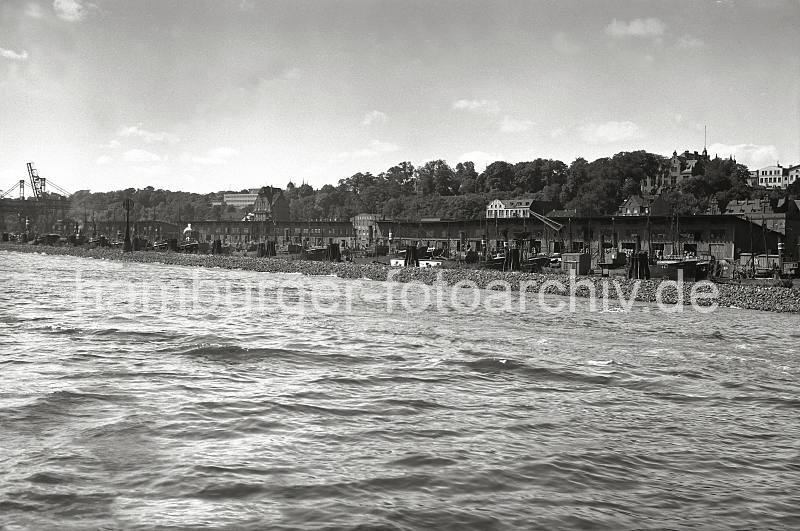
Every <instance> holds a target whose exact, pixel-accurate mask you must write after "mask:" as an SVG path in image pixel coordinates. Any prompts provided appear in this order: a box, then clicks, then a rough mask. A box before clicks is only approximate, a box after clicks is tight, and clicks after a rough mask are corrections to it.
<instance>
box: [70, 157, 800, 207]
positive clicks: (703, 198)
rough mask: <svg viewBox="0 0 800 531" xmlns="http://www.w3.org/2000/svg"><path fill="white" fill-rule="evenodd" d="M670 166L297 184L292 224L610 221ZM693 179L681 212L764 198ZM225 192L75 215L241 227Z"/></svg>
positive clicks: (549, 164) (732, 179)
mask: <svg viewBox="0 0 800 531" xmlns="http://www.w3.org/2000/svg"><path fill="white" fill-rule="evenodd" d="M668 166H669V159H667V158H666V157H663V156H661V155H657V154H653V153H648V152H646V151H632V152H622V153H617V154H616V155H614V156H612V157H604V158H599V159H597V160H594V161H592V162H589V161H587V160H586V159H584V158H577V159H575V160H574V161H572V162H571V163H570V164H566V163H564V162H562V161H560V160H555V159H544V158H537V159H535V160H532V161H527V162H517V163H509V162H505V161H496V162H493V163H491V164H489V165H488V166H487V167H486V169H484V170H483V171H482V172H478V171H477V170H476V169H475V165H474V164H473V163H472V162H459V163H458V164H456V165H455V166H451V165H450V164H448V163H447V162H446V161H444V160H441V159H440V160H432V161H429V162H426V163H425V164H423V165H421V166H416V167H415V166H414V165H413V164H412V163H410V162H401V163H399V164H396V165H394V166H392V167H391V168H389V169H387V170H386V171H384V172H381V173H378V174H377V175H374V174H372V173H369V172H366V173H362V172H359V173H356V174H354V175H351V176H350V177H345V178H342V179H339V181H338V183H337V184H336V185H333V184H326V185H324V186H321V187H319V188H317V189H315V188H314V187H312V186H311V185H309V184H306V183H304V184H301V185H300V186H296V185H295V184H294V183H292V182H289V183H288V185H287V186H286V188H285V189H284V194H285V196H286V198H287V200H288V201H289V207H290V215H291V217H292V218H293V219H298V220H299V219H349V218H351V217H352V216H354V215H356V214H359V213H373V214H376V215H378V216H382V217H386V218H393V219H399V220H416V219H419V218H421V217H428V216H435V217H442V218H450V219H476V218H480V217H482V216H483V214H484V211H485V207H486V205H487V203H489V201H491V200H492V199H495V198H500V199H507V198H513V197H523V196H524V197H529V198H532V199H535V200H542V201H549V202H552V203H553V204H554V205H557V206H558V207H560V208H565V209H574V210H576V211H577V212H578V213H580V214H584V215H604V214H611V213H613V212H616V210H617V208H618V207H619V205H620V204H621V203H622V202H623V201H624V200H625V199H626V198H627V197H629V196H631V195H636V194H640V193H641V192H642V186H643V185H644V183H645V180H646V177H648V176H654V175H658V174H659V172H661V173H663V172H664V171H665V168H668ZM692 173H693V175H692V176H691V178H688V179H686V180H684V181H683V182H682V183H681V184H680V185H679V186H677V187H674V188H672V189H669V190H668V191H666V193H665V194H664V197H665V199H666V200H667V201H668V202H669V204H670V205H672V208H673V210H674V211H675V213H677V214H682V215H684V214H698V213H702V212H705V211H706V210H707V208H708V206H709V203H710V202H711V200H712V199H716V200H717V202H718V203H719V205H720V207H721V208H724V206H725V205H726V204H727V203H728V202H729V201H732V200H735V199H749V198H753V197H754V196H756V195H758V194H763V193H764V192H763V191H758V190H753V189H752V188H750V187H749V186H748V184H747V177H748V170H747V167H745V166H743V165H741V164H737V163H736V162H735V161H733V160H731V159H720V158H714V159H712V160H708V161H705V162H702V163H697V164H696V165H695V167H694V169H693V172H692ZM788 192H789V193H790V195H792V194H793V195H794V196H797V194H798V192H800V189H797V187H795V189H794V190H792V189H790V190H789V191H788ZM223 193H228V192H217V193H212V194H194V193H190V192H171V191H168V190H160V189H159V190H157V189H154V188H153V187H151V186H148V187H146V188H143V189H133V188H131V189H127V190H119V191H115V192H100V193H92V192H89V191H80V192H77V193H75V194H73V196H72V210H71V216H72V218H73V219H76V220H81V219H84V218H86V219H91V218H92V217H94V219H96V220H111V219H122V218H123V217H124V210H123V209H122V202H123V201H124V200H125V199H126V198H131V199H133V201H134V209H133V212H132V213H131V218H132V219H136V220H140V219H158V220H162V221H170V222H173V223H178V222H186V221H191V220H206V219H213V220H234V219H242V218H243V217H244V215H246V211H245V210H238V209H235V208H233V207H231V206H219V205H217V206H212V202H214V201H220V200H221V199H222V194H223ZM771 193H772V194H773V195H775V194H780V193H786V192H775V191H773V192H771ZM545 214H546V213H545Z"/></svg>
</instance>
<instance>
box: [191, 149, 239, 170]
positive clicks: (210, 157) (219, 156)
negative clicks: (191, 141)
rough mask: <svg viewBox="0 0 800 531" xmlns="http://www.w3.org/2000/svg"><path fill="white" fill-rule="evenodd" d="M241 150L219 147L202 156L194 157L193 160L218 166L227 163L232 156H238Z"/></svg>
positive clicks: (196, 162)
mask: <svg viewBox="0 0 800 531" xmlns="http://www.w3.org/2000/svg"><path fill="white" fill-rule="evenodd" d="M238 155H239V152H238V151H237V150H235V149H233V148H230V147H218V148H214V149H211V150H209V151H207V152H206V153H205V155H203V156H201V157H193V158H192V162H194V163H195V164H205V165H209V166H218V165H221V164H227V163H228V161H230V160H231V159H232V158H234V157H237V156H238Z"/></svg>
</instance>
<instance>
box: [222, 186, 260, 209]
mask: <svg viewBox="0 0 800 531" xmlns="http://www.w3.org/2000/svg"><path fill="white" fill-rule="evenodd" d="M258 190H259V189H258V188H251V189H250V190H248V191H249V192H250V193H247V194H222V202H223V203H225V204H226V205H229V206H234V207H236V208H250V207H252V206H253V204H255V202H256V199H258Z"/></svg>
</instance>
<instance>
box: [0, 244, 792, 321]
mask: <svg viewBox="0 0 800 531" xmlns="http://www.w3.org/2000/svg"><path fill="white" fill-rule="evenodd" d="M0 250H2V251H9V252H20V253H34V254H40V253H42V254H47V255H54V256H75V257H83V258H96V259H106V260H116V261H121V262H135V263H162V264H168V265H181V266H190V267H192V266H193V267H216V268H224V269H232V270H243V271H258V272H265V273H302V274H304V275H308V276H314V275H328V276H329V275H335V276H338V277H340V278H350V279H364V278H367V279H370V280H380V281H386V280H392V281H395V282H404V283H408V282H421V283H423V284H427V285H434V284H436V283H437V282H443V283H444V284H445V285H447V286H455V285H457V284H459V283H464V282H468V283H474V285H476V286H477V287H479V288H484V289H487V288H488V289H492V288H493V283H494V284H495V285H496V284H497V283H498V282H502V283H504V284H506V285H508V286H509V287H510V289H511V290H512V291H518V290H519V289H520V284H523V285H524V286H525V287H526V288H527V291H534V292H535V291H537V290H538V289H539V288H543V289H542V292H543V293H547V294H553V295H569V292H568V291H565V290H563V289H560V288H559V287H558V286H556V285H550V284H554V283H555V284H558V283H559V282H561V283H566V282H567V281H568V279H569V277H568V276H567V275H564V274H542V273H518V272H503V271H495V270H485V269H440V268H391V267H389V266H387V265H384V264H356V263H352V262H322V261H310V260H287V259H285V258H280V257H273V258H255V257H247V256H228V255H207V254H183V253H174V252H156V251H137V252H131V253H123V252H122V251H121V250H119V249H102V248H95V249H88V248H83V247H68V246H63V247H50V246H43V245H27V244H16V243H2V244H0ZM390 272H391V273H390ZM580 280H582V281H585V282H586V283H588V284H589V285H593V286H595V287H596V288H597V290H598V292H599V293H602V289H603V285H604V284H607V285H610V284H611V282H615V281H616V282H618V283H619V284H618V286H619V287H620V288H621V291H622V294H623V295H624V296H625V297H630V295H631V293H633V292H634V290H635V284H636V283H637V282H638V283H639V288H638V291H636V295H635V297H634V300H636V301H639V302H650V303H652V302H655V301H656V298H655V296H656V291H657V290H658V288H659V285H660V284H661V283H662V282H664V281H662V280H654V279H651V280H641V281H635V280H628V279H609V278H608V277H599V276H588V277H580ZM693 284H694V283H692V282H685V283H684V286H683V287H684V290H683V291H684V303H685V304H688V301H689V292H690V290H691V289H692V287H693ZM716 287H717V289H718V291H719V296H718V297H717V298H716V301H717V303H718V304H719V306H723V307H733V308H740V309H748V310H761V311H771V312H787V313H800V290H798V289H795V288H781V287H770V286H752V285H732V284H716ZM614 289H617V288H613V287H612V288H611V291H610V292H611V293H615V292H614ZM669 291H670V293H672V294H673V295H672V300H669V299H668V298H666V299H665V301H666V302H669V303H674V302H675V299H676V296H675V295H674V294H675V289H674V288H673V289H671V290H669ZM575 294H576V295H577V296H581V297H588V290H586V289H583V290H577V291H576V292H575Z"/></svg>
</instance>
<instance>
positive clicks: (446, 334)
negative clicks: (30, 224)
mask: <svg viewBox="0 0 800 531" xmlns="http://www.w3.org/2000/svg"><path fill="white" fill-rule="evenodd" d="M0 286H1V287H2V290H0V337H2V348H1V349H0V384H1V385H0V444H1V445H2V453H1V454H0V527H4V526H5V528H6V529H27V528H30V529H50V528H53V529H55V528H59V529H64V528H69V529H88V528H106V529H112V528H114V529H116V528H153V527H158V528H170V527H172V528H204V529H215V528H227V529H247V528H252V529H266V528H272V529H319V528H325V529H342V528H344V529H348V528H349V529H353V528H362V529H373V528H385V529H418V528H428V529H465V528H479V529H508V528H526V529H532V528H541V529H583V528H587V527H594V528H608V529H621V528H636V529H663V528H670V529H678V528H690V527H693V528H703V529H708V528H711V529H713V528H750V529H753V528H762V529H763V528H772V529H781V528H786V529H791V528H798V527H800V490H798V486H800V449H799V447H800V396H798V390H800V384H798V376H800V358H798V350H799V349H798V339H800V330H798V324H800V319H799V318H798V317H797V316H796V315H786V314H770V313H759V312H751V311H743V310H736V309H718V310H717V311H715V312H713V313H710V314H701V313H697V312H692V311H689V312H684V313H680V314H674V315H665V314H663V313H661V312H659V311H657V310H656V308H655V307H653V306H652V305H646V304H639V303H637V304H636V305H634V306H633V308H632V310H631V311H629V312H623V311H613V310H614V309H613V308H612V311H606V312H599V311H598V312H593V311H589V308H588V307H587V306H585V305H586V304H587V303H586V302H579V303H578V305H577V311H575V312H567V311H564V312H561V313H556V314H551V313H544V312H539V311H526V312H522V313H519V312H515V311H511V310H507V309H506V310H503V311H494V312H488V311H484V310H482V309H480V308H479V309H477V310H474V311H466V312H465V311H456V309H455V307H451V306H450V303H449V302H445V303H444V304H442V305H439V306H438V307H437V308H435V309H432V310H430V311H424V312H408V311H405V310H404V309H403V308H398V307H392V306H390V305H388V304H387V300H389V299H392V298H400V297H401V296H403V295H404V293H403V292H402V290H403V287H402V285H397V284H394V283H386V282H372V281H367V280H342V279H338V278H334V277H304V276H300V275H280V274H265V273H255V272H244V271H228V270H221V269H196V268H186V267H180V266H166V265H161V264H129V263H120V262H110V261H103V260H90V259H82V258H74V257H52V256H41V255H33V254H16V253H8V252H0ZM193 286H200V291H201V292H200V293H199V295H198V294H197V293H196V291H197V290H195V291H194V292H193V291H192V290H193ZM221 286H224V287H225V289H226V290H227V291H225V292H223V291H222V290H220V291H219V292H215V290H217V288H219V287H221ZM209 292H215V295H214V296H213V297H211V296H209V295H208V293H209ZM142 293H147V296H142ZM186 293H188V294H189V296H188V298H187V297H183V298H181V297H182V295H181V294H183V295H185V294H186ZM193 293H194V294H193ZM254 293H258V294H259V296H260V297H266V298H265V299H263V300H259V302H258V303H255V302H253V300H255V298H254V297H253V296H252V295H253V294H254ZM407 293H408V290H406V292H405V294H407ZM226 294H227V295H226ZM309 294H313V296H314V297H316V299H314V300H315V301H316V303H319V302H320V301H322V302H323V303H327V304H328V306H327V307H328V308H329V307H331V305H332V303H333V302H335V301H339V300H341V299H342V297H343V296H344V295H345V294H346V295H347V297H352V298H354V300H355V302H354V303H353V304H352V307H351V308H349V309H348V308H345V309H342V310H337V311H325V310H324V309H322V310H321V309H320V308H319V304H317V306H316V307H315V306H314V305H312V304H310V303H309V300H310V299H309V298H308V295H309ZM193 297H194V298H193ZM226 297H227V298H226ZM179 299H180V300H184V299H186V300H188V301H189V302H186V303H185V304H184V303H180V304H178V303H177V302H176V301H178V300H179ZM220 299H224V301H225V302H224V303H220V302H219V300H220ZM154 301H155V302H154ZM198 302H199V303H198Z"/></svg>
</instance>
